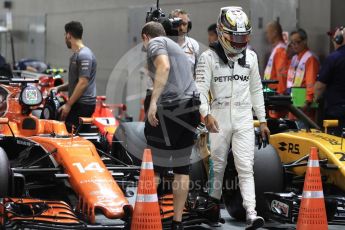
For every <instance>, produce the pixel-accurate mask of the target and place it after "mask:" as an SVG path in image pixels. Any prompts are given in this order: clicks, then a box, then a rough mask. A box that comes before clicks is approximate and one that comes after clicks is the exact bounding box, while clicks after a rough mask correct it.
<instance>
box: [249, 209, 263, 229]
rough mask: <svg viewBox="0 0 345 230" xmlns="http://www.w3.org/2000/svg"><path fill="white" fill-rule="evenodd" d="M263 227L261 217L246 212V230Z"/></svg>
mask: <svg viewBox="0 0 345 230" xmlns="http://www.w3.org/2000/svg"><path fill="white" fill-rule="evenodd" d="M264 225H265V220H264V218H262V217H261V216H257V213H256V211H254V210H252V211H248V212H247V225H246V230H255V229H258V228H261V227H263V226H264Z"/></svg>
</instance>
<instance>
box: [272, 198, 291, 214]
mask: <svg viewBox="0 0 345 230" xmlns="http://www.w3.org/2000/svg"><path fill="white" fill-rule="evenodd" d="M271 210H272V212H274V213H276V214H279V215H283V216H285V217H289V205H287V204H285V203H283V202H280V201H278V200H272V202H271ZM278 210H279V211H278Z"/></svg>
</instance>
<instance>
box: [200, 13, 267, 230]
mask: <svg viewBox="0 0 345 230" xmlns="http://www.w3.org/2000/svg"><path fill="white" fill-rule="evenodd" d="M250 32H251V25H250V22H249V19H248V17H247V15H246V14H245V13H244V12H243V11H242V9H241V7H224V8H222V9H221V10H220V15H219V18H218V22H217V33H218V42H216V43H214V44H211V45H210V47H211V48H210V49H208V50H206V51H205V52H204V53H203V54H202V55H201V56H200V59H199V62H198V65H197V69H196V84H197V87H198V90H199V92H200V94H201V95H200V98H201V101H202V104H201V107H200V113H201V115H202V116H203V117H204V119H205V123H206V126H207V128H208V130H209V132H210V133H211V134H210V142H211V159H210V175H209V177H210V178H209V186H210V188H209V195H210V197H211V199H212V201H213V203H216V204H219V201H220V199H221V192H222V184H223V177H224V171H225V167H226V164H227V157H228V153H229V149H230V144H231V146H232V152H233V156H234V162H235V167H236V169H237V172H238V177H239V186H240V190H241V195H242V197H243V207H244V208H245V210H246V213H247V215H246V218H247V227H246V229H256V228H259V227H262V226H263V225H264V219H263V218H261V217H259V216H257V213H256V211H255V207H256V201H255V186H254V175H253V174H254V172H253V164H254V145H255V134H254V124H253V112H252V109H254V111H255V115H256V117H257V118H258V120H259V121H260V129H261V135H262V137H263V138H265V137H266V138H268V137H269V132H270V131H269V129H268V128H267V124H266V119H265V116H266V114H265V107H264V98H263V91H262V83H261V78H260V74H259V70H258V60H257V56H256V54H255V53H254V52H253V51H251V50H249V49H247V44H248V41H249V34H250ZM209 92H210V93H211V95H209ZM210 96H211V98H212V101H211V103H209V97H210ZM209 104H210V106H209ZM215 207H217V209H218V210H219V205H216V206H215ZM218 210H217V211H218Z"/></svg>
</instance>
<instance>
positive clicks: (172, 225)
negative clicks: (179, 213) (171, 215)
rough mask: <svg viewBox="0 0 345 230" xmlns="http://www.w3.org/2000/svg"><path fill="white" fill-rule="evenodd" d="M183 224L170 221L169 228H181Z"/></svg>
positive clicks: (177, 229) (179, 229)
mask: <svg viewBox="0 0 345 230" xmlns="http://www.w3.org/2000/svg"><path fill="white" fill-rule="evenodd" d="M183 229H184V228H183V224H182V222H178V221H174V220H173V221H172V224H171V230H183Z"/></svg>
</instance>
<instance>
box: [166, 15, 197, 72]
mask: <svg viewBox="0 0 345 230" xmlns="http://www.w3.org/2000/svg"><path fill="white" fill-rule="evenodd" d="M171 17H173V18H180V19H181V23H180V25H179V28H178V38H177V43H178V44H179V46H180V47H181V48H182V49H183V51H184V52H185V54H186V55H187V56H188V59H189V61H190V63H191V68H192V73H193V76H195V67H196V63H197V60H198V58H199V43H198V42H197V41H196V40H195V39H193V38H191V37H189V36H188V33H189V32H190V30H191V29H192V21H191V20H190V18H189V15H188V13H187V11H185V10H181V9H175V10H173V11H172V12H171Z"/></svg>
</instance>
